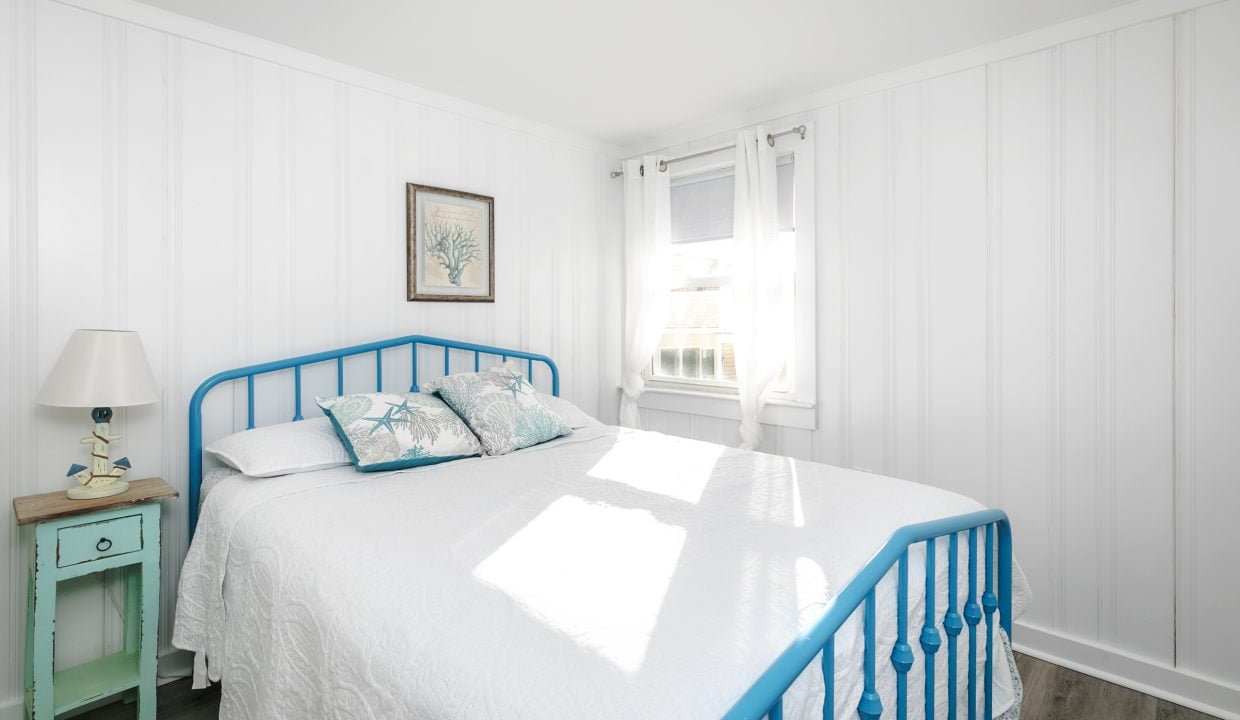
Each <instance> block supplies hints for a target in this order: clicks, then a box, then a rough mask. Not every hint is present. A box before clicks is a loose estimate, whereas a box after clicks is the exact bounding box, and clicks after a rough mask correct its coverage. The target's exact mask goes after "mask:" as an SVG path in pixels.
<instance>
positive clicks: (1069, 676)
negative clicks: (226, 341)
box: [78, 654, 1213, 720]
mask: <svg viewBox="0 0 1240 720" xmlns="http://www.w3.org/2000/svg"><path fill="white" fill-rule="evenodd" d="M1016 665H1017V667H1019V668H1020V676H1021V679H1022V680H1023V681H1024V683H1025V701H1024V705H1023V706H1022V707H1021V713H1020V717H1021V720H1077V719H1078V718H1080V719H1082V720H1208V719H1209V718H1212V717H1213V716H1212V715H1206V714H1204V713H1199V712H1197V711H1196V710H1189V709H1188V708H1185V707H1181V706H1179V705H1174V704H1172V703H1169V702H1167V701H1166V700H1159V699H1158V698H1155V697H1150V696H1149V695H1144V694H1142V693H1139V692H1137V691H1135V690H1129V689H1128V688H1125V687H1120V686H1119V685H1113V684H1111V683H1109V682H1106V681H1103V680H1099V679H1097V678H1094V677H1090V676H1089V675H1083V674H1081V673H1079V672H1074V671H1072V670H1068V669H1066V668H1061V667H1059V666H1058V665H1051V664H1050V663H1046V662H1042V661H1041V660H1038V659H1036V658H1031V657H1029V656H1028V655H1019V654H1018V655H1017V656H1016ZM189 686H190V681H189V679H188V678H187V679H185V680H177V681H176V682H172V683H168V684H167V685H164V686H162V687H160V688H159V718H160V720H209V719H213V718H215V717H216V716H217V714H218V713H219V706H220V691H219V686H218V685H215V686H213V687H212V688H211V689H210V690H190V687H189ZM132 717H134V706H133V705H126V704H124V703H120V702H116V703H112V704H111V705H106V706H104V707H101V708H98V709H96V710H93V711H91V712H89V713H87V714H85V715H79V716H78V718H79V719H80V720H128V719H129V718H132Z"/></svg>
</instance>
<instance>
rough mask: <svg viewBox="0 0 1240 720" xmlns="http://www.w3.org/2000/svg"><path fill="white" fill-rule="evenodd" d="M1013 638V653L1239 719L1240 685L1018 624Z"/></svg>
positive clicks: (1231, 718) (1221, 715)
mask: <svg viewBox="0 0 1240 720" xmlns="http://www.w3.org/2000/svg"><path fill="white" fill-rule="evenodd" d="M1013 635H1014V636H1015V637H1014V638H1013V642H1012V646H1013V647H1014V648H1015V649H1016V651H1017V652H1020V653H1024V654H1026V655H1031V656H1033V657H1036V658H1038V659H1040V660H1045V661H1047V662H1050V663H1054V664H1056V665H1061V666H1063V667H1066V668H1069V669H1071V670H1076V671H1078V672H1083V673H1085V674H1086V675H1092V676H1094V677H1096V678H1100V679H1102V680H1106V681H1108V682H1113V683H1115V684H1116V685H1123V686H1124V687H1127V688H1132V689H1133V690H1136V691H1138V692H1143V693H1146V694H1147V695H1153V696H1154V697H1158V698H1162V699H1164V700H1167V701H1169V702H1173V703H1175V704H1177V705H1183V706H1185V707H1190V708H1192V709H1194V710H1199V711H1201V712H1204V713H1209V714H1210V715H1217V716H1218V717H1221V718H1228V719H1229V720H1240V687H1236V686H1234V685H1228V684H1225V683H1222V682H1219V681H1217V680H1212V679H1210V678H1205V677H1202V676H1200V675H1196V674H1194V673H1192V672H1190V671H1187V670H1184V669H1182V668H1175V667H1172V666H1170V665H1164V664H1162V663H1157V662H1153V661H1150V660H1146V659H1143V658H1139V657H1135V656H1132V655H1128V654H1126V653H1123V652H1120V651H1117V650H1114V649H1111V648H1106V647H1102V646H1100V645H1097V644H1094V643H1091V642H1089V641H1086V640H1078V639H1075V638H1069V637H1065V636H1063V635H1060V634H1058V633H1054V632H1051V631H1049V630H1044V629H1042V628H1038V627H1033V626H1030V625H1025V624H1023V623H1017V624H1016V632H1014V633H1013Z"/></svg>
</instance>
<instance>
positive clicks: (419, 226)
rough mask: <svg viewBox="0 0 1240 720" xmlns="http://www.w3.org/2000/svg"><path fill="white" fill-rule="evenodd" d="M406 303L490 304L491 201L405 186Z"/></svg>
mask: <svg viewBox="0 0 1240 720" xmlns="http://www.w3.org/2000/svg"><path fill="white" fill-rule="evenodd" d="M405 208H406V217H407V219H408V225H407V228H406V231H407V234H406V244H405V260H406V272H407V275H406V278H407V289H408V300H409V301H410V302H413V301H422V302H495V198H493V197H490V196H488V195H478V194H475V193H467V192H461V191H460V190H448V189H446V188H439V187H432V186H430V185H417V184H414V183H407V184H406V185H405Z"/></svg>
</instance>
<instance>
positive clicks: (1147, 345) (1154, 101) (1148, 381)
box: [1113, 19, 1175, 664]
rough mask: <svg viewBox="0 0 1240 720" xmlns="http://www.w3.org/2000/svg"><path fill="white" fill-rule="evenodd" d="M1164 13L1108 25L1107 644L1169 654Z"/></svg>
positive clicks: (1168, 72) (1168, 126) (1162, 656)
mask: <svg viewBox="0 0 1240 720" xmlns="http://www.w3.org/2000/svg"><path fill="white" fill-rule="evenodd" d="M1172 38H1173V34H1172V22H1171V20H1170V19H1166V20H1159V21H1155V22H1151V23H1145V24H1142V25H1136V26H1133V27H1130V28H1125V29H1123V30H1119V31H1117V32H1116V35H1115V94H1114V102H1115V126H1114V132H1115V134H1114V142H1115V154H1114V158H1113V160H1114V163H1115V190H1114V193H1115V194H1114V201H1115V206H1116V208H1117V209H1118V210H1117V212H1116V213H1115V228H1114V230H1115V238H1116V244H1115V247H1114V255H1113V258H1114V264H1115V270H1114V272H1115V284H1114V287H1113V290H1114V293H1115V311H1114V322H1115V337H1114V342H1115V356H1114V362H1115V364H1114V371H1115V374H1114V382H1115V395H1114V403H1115V405H1114V409H1115V416H1114V423H1115V442H1116V446H1117V447H1119V448H1123V451H1122V452H1117V453H1116V454H1115V459H1116V465H1115V478H1116V485H1117V487H1116V493H1115V495H1114V496H1113V497H1114V502H1115V510H1114V518H1115V533H1116V542H1117V546H1118V544H1119V543H1123V554H1122V555H1121V556H1120V557H1118V558H1117V562H1116V564H1115V569H1116V586H1115V593H1116V596H1117V597H1119V598H1125V599H1127V598H1132V597H1140V598H1142V602H1139V603H1133V602H1117V603H1116V616H1115V623H1116V645H1117V646H1118V647H1119V648H1121V649H1124V650H1127V651H1129V652H1131V653H1133V654H1136V655H1139V656H1141V657H1148V658H1152V659H1157V660H1160V661H1162V662H1164V663H1168V664H1170V663H1172V662H1173V660H1174V652H1173V649H1172V644H1173V642H1174V607H1173V603H1174V583H1173V582H1171V583H1169V582H1167V581H1166V579H1167V578H1173V577H1174V574H1175V566H1174V557H1173V555H1174V542H1175V538H1174V531H1173V527H1174V517H1173V516H1172V514H1171V513H1169V512H1168V508H1171V507H1173V504H1174V492H1173V486H1172V483H1171V482H1170V481H1169V480H1170V479H1171V478H1172V477H1173V442H1174V426H1173V424H1172V422H1173V420H1172V418H1173V398H1172V393H1173V387H1174V379H1173V367H1172V360H1173V356H1174V351H1173V347H1174V335H1173V313H1174V307H1173V280H1174V275H1173V273H1172V272H1171V268H1173V267H1174V266H1173V257H1174V256H1173V253H1174V246H1173V242H1172V234H1173V232H1174V228H1173V200H1174V187H1173V133H1174V131H1173V118H1174V112H1173V103H1174V97H1173V89H1172V82H1173V67H1172V59H1173V52H1172Z"/></svg>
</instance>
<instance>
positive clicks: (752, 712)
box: [725, 510, 1012, 720]
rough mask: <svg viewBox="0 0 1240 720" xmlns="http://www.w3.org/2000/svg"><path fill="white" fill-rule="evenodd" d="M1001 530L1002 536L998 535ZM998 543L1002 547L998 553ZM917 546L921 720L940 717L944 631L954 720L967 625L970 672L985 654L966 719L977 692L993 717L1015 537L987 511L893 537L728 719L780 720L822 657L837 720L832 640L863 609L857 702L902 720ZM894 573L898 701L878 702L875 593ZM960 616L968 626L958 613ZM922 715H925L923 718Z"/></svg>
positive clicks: (829, 708) (972, 713) (830, 713)
mask: <svg viewBox="0 0 1240 720" xmlns="http://www.w3.org/2000/svg"><path fill="white" fill-rule="evenodd" d="M996 531H997V532H996ZM961 533H967V536H968V560H967V562H968V572H969V589H968V597H966V598H965V600H964V604H963V608H962V607H961V606H960V605H959V604H958V602H957V600H958V598H957V597H956V596H957V587H958V575H957V573H958V572H959V569H958V565H959V558H958V556H959V554H960V548H959V537H960V534H961ZM996 534H997V539H998V547H997V548H996V547H995V540H996ZM943 537H946V538H947V542H948V550H947V558H948V583H949V584H948V588H947V609H946V610H945V611H944V613H943V614H942V615H941V616H940V615H938V614H936V609H935V542H936V541H937V540H939V539H940V538H943ZM979 541H980V542H981V543H982V544H983V549H982V552H983V553H984V560H983V561H984V563H985V577H984V580H983V583H984V587H983V588H982V589H981V594H980V596H979V594H978V587H977V576H978V572H977V568H978V552H979V551H978V543H979ZM916 543H925V546H926V578H925V594H926V613H925V617H927V618H930V619H931V620H932V622H931V623H926V624H925V625H923V627H922V629H921V633H920V636H919V637H918V642H919V643H920V644H921V648H922V651H923V652H924V653H925V657H926V658H927V659H928V661H927V663H926V668H925V670H926V672H925V675H926V692H925V698H926V707H925V715H924V717H927V718H933V717H934V705H935V702H934V662H933V659H934V656H935V654H936V653H937V652H938V651H939V650H940V649H941V648H942V644H943V640H942V635H941V634H940V632H939V630H940V623H941V626H942V631H943V633H944V634H946V635H947V655H948V663H947V668H948V678H947V688H948V698H947V703H948V711H947V712H948V714H947V716H948V718H949V719H950V720H955V718H956V717H957V709H956V696H957V692H956V690H957V688H958V687H959V685H958V683H959V682H961V679H960V678H957V677H956V674H957V667H958V663H957V655H956V654H957V652H958V648H957V642H956V641H957V636H958V635H960V633H961V632H962V631H963V629H964V626H965V625H966V624H967V625H968V628H969V631H968V644H969V645H968V653H969V656H968V657H969V665H968V666H969V668H970V670H972V669H974V668H976V667H977V656H978V652H979V651H984V652H985V653H986V656H985V665H984V670H983V672H982V678H980V683H979V678H978V677H977V674H978V673H976V672H970V673H969V677H967V678H964V680H963V681H964V682H966V683H968V703H969V706H968V710H967V717H968V719H969V720H976V716H977V696H978V692H979V689H978V686H979V684H980V686H981V689H980V692H981V693H982V698H983V717H985V718H988V719H989V718H991V717H993V712H992V708H993V704H994V698H993V694H994V657H995V652H996V648H995V647H994V640H993V637H994V635H993V632H992V630H993V627H994V614H995V610H998V611H999V624H1000V626H1001V627H1002V628H1003V630H1004V631H1005V632H1006V633H1007V634H1008V637H1009V638H1010V637H1011V636H1012V529H1011V525H1010V524H1009V522H1008V518H1007V515H1006V514H1005V513H1004V512H1003V511H1001V510H981V511H979V512H975V513H969V514H967V515H957V516H955V517H949V518H943V519H941V520H932V521H930V522H924V523H917V524H916V525H906V526H905V527H902V528H900V529H899V530H897V531H896V532H895V533H894V534H893V535H892V536H891V539H890V540H888V541H887V544H886V545H884V546H883V548H882V549H881V550H879V551H878V553H877V554H876V555H875V556H874V557H873V558H872V559H871V560H870V561H869V562H868V563H866V565H865V567H863V568H862V569H861V571H860V572H859V573H857V575H856V577H854V578H853V579H852V581H851V582H850V583H848V585H847V586H845V587H844V589H843V590H842V591H840V593H839V595H837V596H836V598H835V599H834V600H833V601H832V603H831V604H830V606H828V608H827V611H826V613H825V614H824V615H823V616H822V618H821V619H820V620H819V621H818V622H817V623H815V624H814V626H813V627H811V628H810V629H809V630H808V631H806V632H804V633H803V634H802V635H800V636H799V637H798V638H797V639H796V640H794V641H793V642H792V644H791V645H789V646H788V649H786V650H784V652H783V653H782V654H780V656H779V657H778V658H777V659H776V660H775V662H774V663H773V664H772V665H771V666H770V667H769V668H767V669H766V671H765V672H763V673H762V675H761V676H760V677H759V678H758V680H757V682H755V683H754V684H753V686H752V687H750V688H749V690H748V691H746V692H745V694H744V695H742V696H741V699H740V700H738V701H737V702H736V704H735V705H733V706H732V709H731V710H729V711H728V713H727V715H726V716H725V718H726V720H741V719H743V718H752V719H755V720H756V719H758V718H762V717H763V716H766V717H768V718H770V720H782V718H783V695H784V693H785V692H787V691H788V688H790V687H791V686H792V683H793V682H794V681H795V680H796V679H797V678H798V677H800V675H801V673H802V672H804V671H805V670H806V669H807V668H808V667H809V666H810V664H811V663H813V662H814V660H815V658H817V657H818V655H819V654H820V653H821V655H822V674H823V680H824V681H825V685H826V689H827V693H826V699H825V700H824V701H823V706H822V717H823V718H824V720H825V719H826V718H834V717H835V692H834V684H835V633H836V631H837V630H839V629H840V627H841V626H842V625H843V624H844V621H846V620H847V619H848V618H849V616H851V615H852V614H853V612H854V611H855V610H856V609H857V608H858V607H859V606H861V605H862V603H864V604H865V607H864V609H863V611H862V612H863V636H864V656H863V660H862V667H861V671H862V673H863V676H864V685H863V691H862V694H861V702H860V703H859V704H858V706H857V716H858V717H860V718H862V719H863V720H875V719H876V718H878V717H880V716H881V715H882V714H883V707H884V704H885V703H890V702H892V701H893V700H894V702H895V709H896V717H897V718H899V719H900V720H903V719H904V718H906V717H907V716H908V672H909V670H910V669H912V667H913V653H912V648H911V647H910V646H909V637H908V597H909V578H908V551H909V548H910V547H911V546H913V545H914V544H916ZM996 552H997V553H998V566H999V567H998V570H999V577H998V586H997V587H996V585H995V555H996ZM893 567H894V568H895V569H896V582H897V590H896V593H897V595H896V603H897V606H896V627H897V635H896V642H895V646H894V648H893V650H892V653H891V658H890V662H891V665H892V667H893V668H894V670H895V672H896V697H895V698H884V697H880V696H879V693H878V690H877V688H876V685H875V681H874V676H875V671H876V666H877V662H878V661H877V659H876V658H875V654H876V641H875V623H876V619H875V612H876V607H875V606H876V604H877V603H876V600H875V588H876V587H877V586H878V583H879V581H881V580H882V579H883V577H885V576H886V575H887V573H888V572H889V571H891V569H892V568H893ZM962 610H963V622H962V617H961V611H962ZM983 617H984V618H985V621H986V623H985V629H984V631H983V632H984V633H985V638H984V648H979V647H978V628H977V626H978V624H979V623H981V622H982V619H983ZM918 714H919V715H920V713H918Z"/></svg>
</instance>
